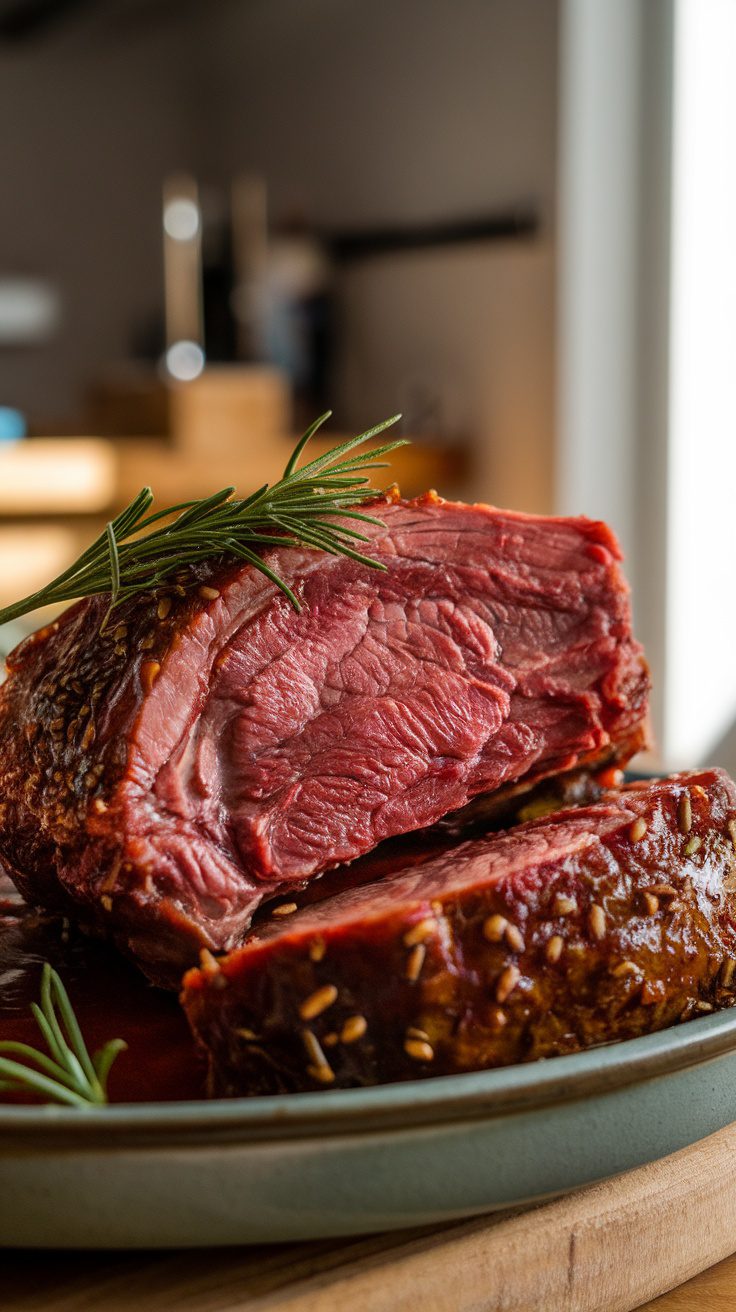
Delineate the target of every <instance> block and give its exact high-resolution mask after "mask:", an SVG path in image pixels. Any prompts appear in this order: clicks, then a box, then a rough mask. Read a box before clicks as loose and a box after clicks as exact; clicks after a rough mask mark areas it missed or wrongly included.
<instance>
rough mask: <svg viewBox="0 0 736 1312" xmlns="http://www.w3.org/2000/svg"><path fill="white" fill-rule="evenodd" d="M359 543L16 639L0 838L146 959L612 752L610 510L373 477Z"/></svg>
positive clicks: (615, 648)
mask: <svg viewBox="0 0 736 1312" xmlns="http://www.w3.org/2000/svg"><path fill="white" fill-rule="evenodd" d="M373 510H374V513H378V514H379V515H380V517H381V518H382V520H383V527H381V528H375V529H371V530H370V532H371V534H372V541H371V544H370V551H371V553H372V554H373V555H375V557H376V559H377V560H379V561H380V562H381V564H382V565H383V566H385V571H384V572H380V571H378V570H374V569H370V568H368V567H366V566H364V565H361V564H359V563H357V562H354V561H352V560H349V559H346V558H343V557H340V558H334V557H330V556H327V555H325V554H324V553H322V552H319V551H312V550H306V549H297V548H293V549H292V548H289V549H285V548H279V549H277V550H274V551H273V552H271V553H269V554H268V557H267V558H268V562H269V564H270V565H271V567H272V568H273V569H276V570H278V572H279V573H280V574H281V575H282V577H283V578H284V579H285V580H286V581H287V582H288V583H289V584H290V586H291V588H292V589H293V591H294V592H295V593H296V595H297V596H298V598H299V599H300V601H301V604H302V610H301V612H300V613H296V612H295V611H294V609H293V608H292V607H291V605H290V604H289V602H288V600H286V599H285V598H284V596H283V595H282V594H281V593H279V592H278V591H277V590H276V589H275V587H274V586H273V585H272V584H271V583H269V582H268V580H267V579H265V578H264V577H263V575H262V574H261V573H260V572H258V571H257V570H255V569H253V568H252V567H250V566H247V565H246V566H244V565H242V563H233V561H232V560H229V561H225V560H219V561H214V562H211V563H210V564H208V565H207V566H202V567H200V568H199V571H198V572H197V573H185V574H182V576H181V578H180V579H179V580H178V581H177V582H176V584H172V585H171V586H166V587H164V588H162V589H161V590H160V591H158V592H156V593H150V594H146V595H144V596H143V597H139V598H138V599H137V600H135V601H132V602H128V603H127V604H126V606H125V607H123V608H121V609H120V610H119V611H118V612H116V619H115V621H114V623H113V624H111V625H108V626H107V627H103V625H102V621H103V618H104V616H105V612H106V608H107V600H106V599H105V598H94V599H91V600H87V601H85V602H83V603H81V604H79V605H77V606H75V607H73V608H72V609H71V610H69V611H68V612H67V613H66V614H65V615H64V616H62V618H61V619H60V620H59V621H58V622H57V623H54V624H52V625H50V626H49V627H48V628H46V629H44V630H42V631H41V632H40V633H38V634H36V635H34V636H33V637H32V638H30V639H29V640H28V641H26V642H25V643H24V644H23V645H22V646H21V647H20V648H18V649H17V650H16V652H15V653H14V654H13V655H12V657H11V658H10V661H9V675H8V679H7V682H6V683H5V685H4V686H3V688H2V689H1V690H0V859H1V860H2V862H3V863H4V865H5V867H6V869H7V871H8V872H9V873H10V875H11V876H12V878H13V879H14V880H15V881H16V883H17V884H18V886H19V888H20V889H21V890H22V892H23V893H24V895H25V896H26V897H28V898H29V899H31V900H34V901H37V902H40V903H44V904H47V905H50V906H53V907H62V908H65V909H72V910H76V911H77V912H78V913H81V914H82V915H83V916H84V917H86V918H87V919H88V920H91V921H93V922H95V923H97V924H98V925H100V926H102V927H103V928H105V929H107V930H108V931H109V932H111V933H113V934H114V935H115V936H116V937H117V939H118V941H119V942H120V943H122V944H123V945H125V946H127V947H128V948H129V950H130V951H132V952H133V953H134V954H135V955H136V956H137V957H138V958H139V960H141V961H142V962H143V963H144V964H146V965H147V966H148V967H149V968H150V969H151V970H152V971H154V972H158V973H159V974H160V973H161V972H162V971H164V970H166V968H167V966H168V967H171V968H172V969H174V968H177V967H178V966H179V965H180V964H181V963H185V964H186V963H187V962H191V960H192V957H193V955H196V949H197V948H198V947H200V946H202V945H207V946H208V947H210V948H215V949H226V948H228V947H231V946H233V945H234V944H237V943H239V942H242V939H243V936H244V933H245V932H246V930H247V927H248V925H249V922H250V919H251V917H252V915H253V912H254V910H255V908H256V907H257V906H258V905H259V903H261V902H262V901H263V900H264V899H266V898H268V897H270V896H273V895H274V894H275V893H277V892H280V891H283V890H285V889H287V888H288V887H289V886H297V885H299V884H303V883H304V882H305V881H307V880H309V879H310V878H311V877H312V876H314V875H316V874H318V873H320V872H321V871H324V870H325V869H327V868H329V867H332V866H335V865H337V864H338V863H340V862H347V861H351V860H352V859H353V858H354V857H356V856H358V855H360V854H361V853H364V852H366V851H369V850H370V849H371V848H373V847H374V846H375V845H376V844H377V843H378V842H380V841H381V840H382V839H385V838H388V837H390V836H391V835H396V834H401V833H405V832H407V831H409V830H414V829H419V828H421V827H423V826H427V825H431V824H433V823H434V822H435V821H437V820H438V819H439V818H440V817H442V816H444V815H445V814H446V813H447V812H449V811H453V810H455V809H457V808H459V807H462V806H463V805H465V804H466V803H467V802H468V800H469V799H471V798H473V797H475V796H477V795H479V794H481V793H487V792H491V791H494V790H498V789H500V788H502V787H507V788H508V787H517V786H523V787H527V786H529V785H531V784H532V783H534V782H535V781H538V780H539V779H542V778H544V777H547V776H550V775H553V774H556V773H558V772H560V771H564V770H567V769H571V768H572V767H578V768H579V767H581V766H583V767H585V766H588V767H590V766H594V765H601V764H603V763H606V762H611V763H615V762H623V761H625V760H626V759H628V758H629V757H630V756H631V754H632V753H633V752H634V751H636V750H637V749H638V748H639V747H640V746H641V745H642V743H643V741H644V737H645V729H644V724H645V715H646V706H647V694H648V675H647V670H646V666H645V662H644V660H643V656H642V652H641V649H640V647H639V646H638V644H637V643H636V642H635V641H634V640H633V638H632V635H631V620H630V610H629V597H628V590H627V587H626V584H625V582H624V579H623V576H622V574H621V570H620V567H619V563H618V562H619V551H618V548H617V545H616V542H615V540H614V538H613V537H612V535H611V533H610V531H609V530H608V529H607V528H606V527H605V525H603V524H600V523H595V522H591V521H589V520H586V519H546V518H541V517H535V516H530V515H523V514H514V513H510V512H502V511H498V510H493V509H490V508H488V507H486V506H466V505H460V504H455V503H450V502H444V501H441V500H440V499H439V498H437V497H436V496H434V495H430V496H427V497H424V498H421V499H419V500H416V501H410V502H404V501H400V500H391V499H387V500H386V501H385V502H381V503H379V504H378V506H377V507H376V506H375V505H374V508H373Z"/></svg>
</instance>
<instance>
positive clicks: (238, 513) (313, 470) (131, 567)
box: [0, 410, 406, 624]
mask: <svg viewBox="0 0 736 1312" xmlns="http://www.w3.org/2000/svg"><path fill="white" fill-rule="evenodd" d="M330 414H331V411H329V410H328V411H327V413H326V414H324V415H321V416H320V418H319V419H317V420H315V422H314V423H313V424H311V425H310V427H309V428H308V429H307V431H306V433H305V434H304V436H303V437H302V438H301V439H300V441H299V442H298V443H297V445H296V447H295V448H294V451H293V453H292V455H291V457H290V459H289V461H288V463H287V465H286V468H285V470H284V472H283V475H282V477H281V478H280V479H279V481H278V482H277V483H274V484H272V485H271V486H269V484H268V483H265V484H264V485H263V487H261V488H259V489H258V491H256V492H253V493H252V495H251V496H249V497H245V498H244V499H242V500H241V499H237V498H235V497H234V492H235V488H233V487H226V488H223V489H222V491H221V492H215V493H214V495H213V496H210V497H204V498H202V499H201V500H199V501H183V502H181V503H180V504H179V505H177V506H170V507H169V508H168V509H167V510H157V511H155V512H154V513H153V514H150V515H149V514H148V511H149V510H150V508H151V505H152V503H153V493H152V491H151V489H150V487H144V488H143V490H142V491H141V492H139V493H138V496H137V497H135V498H134V500H133V501H131V503H130V505H129V506H126V508H125V510H122V511H121V512H120V514H119V515H118V516H117V518H116V519H114V520H112V521H111V522H110V523H109V524H107V526H106V527H105V531H104V532H103V533H101V534H100V536H99V537H98V538H97V540H96V541H95V542H93V543H92V545H91V546H90V547H88V548H87V550H86V551H85V552H83V553H82V555H81V556H80V557H79V559H78V560H76V561H75V562H74V564H73V565H70V566H69V568H68V569H66V570H64V572H63V573H62V574H59V575H58V577H57V578H55V579H53V580H52V581H51V583H47V584H46V586H45V587H43V588H41V589H40V590H39V591H38V592H34V593H32V594H31V595H30V596H28V597H24V598H23V599H22V600H21V601H17V602H14V603H13V604H12V605H11V606H6V607H5V608H4V609H3V610H0V624H4V623H6V622H7V621H9V620H14V619H18V618H19V617H20V616H21V615H26V614H28V612H29V611H32V610H37V609H38V607H40V606H48V605H50V604H51V603H58V602H66V601H75V600H77V599H78V598H80V597H94V596H97V595H99V594H105V593H109V595H110V610H111V611H112V610H113V609H114V608H115V607H116V606H118V605H120V603H121V602H123V601H126V600H127V599H128V598H129V597H134V596H136V595H137V594H138V593H140V592H146V591H148V590H149V589H150V588H156V587H158V586H159V584H161V583H163V582H164V581H165V580H166V579H167V578H169V577H170V576H171V575H172V574H173V573H175V572H176V571H177V570H180V569H182V568H183V567H186V566H188V565H196V564H198V563H199V562H200V561H203V560H207V559H208V558H211V557H213V556H220V555H232V556H237V557H239V558H240V559H241V560H244V561H247V562H248V563H249V564H251V565H253V566H255V568H256V569H258V570H260V571H261V573H262V574H265V575H266V576H267V578H269V579H271V581H272V583H275V584H276V586H277V587H279V588H280V589H281V591H282V592H284V593H285V594H286V596H287V597H288V598H289V601H290V602H291V603H292V605H293V606H294V607H295V608H296V609H297V610H298V609H299V602H298V600H297V598H296V596H295V595H294V593H293V592H292V591H291V589H290V588H289V587H288V585H287V584H286V583H285V582H284V580H283V579H282V578H280V577H279V575H278V574H277V573H275V572H274V571H273V570H272V569H271V568H270V567H269V566H268V565H267V564H266V562H265V561H264V560H263V558H262V557H261V556H260V555H259V554H258V548H259V547H275V546H294V545H295V544H296V543H302V544H304V545H306V546H310V547H318V548H320V549H321V550H323V551H327V552H330V553H331V554H333V555H341V556H350V557H351V559H353V560H358V561H360V562H361V563H362V564H364V565H372V566H374V567H375V568H377V569H382V568H383V566H382V565H380V564H379V563H378V562H377V561H375V560H373V559H372V558H371V557H370V556H366V555H363V554H362V553H361V551H360V549H359V547H360V544H361V543H364V542H368V541H369V540H370V539H369V538H368V537H367V536H366V535H365V534H364V533H361V532H360V531H359V529H357V528H351V527H349V526H348V525H347V524H346V523H345V520H352V521H355V522H356V523H360V522H362V523H364V524H371V525H379V526H380V523H381V521H380V520H379V519H375V518H373V516H371V515H366V514H364V513H362V512H361V511H359V510H356V509H355V506H356V505H358V504H359V503H360V502H363V501H366V500H369V499H370V498H371V497H374V496H379V495H380V493H379V492H377V491H375V490H374V489H372V488H371V487H370V486H369V484H370V479H369V478H368V477H366V475H367V473H368V472H369V471H370V470H373V469H385V468H386V465H385V463H379V462H378V458H379V457H381V456H385V455H388V454H389V452H391V451H395V450H396V448H397V447H400V446H404V445H406V443H405V441H404V440H402V439H399V440H398V441H394V442H386V443H384V444H383V445H382V446H378V447H373V448H371V449H369V450H368V451H364V452H362V453H357V452H356V448H357V447H359V446H362V445H363V444H364V443H365V442H368V441H370V440H371V438H374V437H377V436H378V434H379V433H382V432H384V430H385V429H387V428H390V426H391V425H392V424H395V423H396V421H397V420H398V419H399V418H400V416H399V415H394V416H393V418H391V419H386V420H384V422H383V423H382V424H376V426H375V428H370V429H368V431H367V432H365V433H361V434H360V436H359V437H353V438H351V439H350V440H349V441H347V442H342V443H340V445H339V446H335V447H333V448H332V450H331V451H327V452H326V453H325V454H324V455H322V456H318V457H317V459H316V460H312V461H310V462H309V463H308V464H306V465H302V466H299V458H300V456H301V454H302V452H303V450H304V448H305V446H306V444H307V442H308V441H309V439H310V438H311V437H313V436H314V434H315V433H316V432H317V429H318V428H320V427H321V425H322V424H323V423H324V422H325V420H326V419H329V417H330ZM172 516H176V518H173V519H172ZM162 520H169V521H170V522H169V523H166V524H162V523H161V521H162ZM153 525H156V527H155V528H154V527H153ZM147 530H148V531H147Z"/></svg>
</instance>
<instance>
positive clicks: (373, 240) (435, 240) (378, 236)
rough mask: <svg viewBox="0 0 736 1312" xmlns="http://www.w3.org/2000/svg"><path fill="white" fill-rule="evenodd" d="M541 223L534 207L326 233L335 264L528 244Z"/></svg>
mask: <svg viewBox="0 0 736 1312" xmlns="http://www.w3.org/2000/svg"><path fill="white" fill-rule="evenodd" d="M540 226H541V225H540V220H539V214H538V213H537V211H536V210H535V209H533V208H531V207H519V208H517V209H511V210H504V211H498V212H497V213H495V214H489V215H485V216H483V217H481V218H475V219H441V220H438V221H437V222H434V223H417V224H407V225H406V226H401V227H400V226H398V225H397V226H395V227H385V228H366V229H363V230H356V231H352V232H350V231H347V232H333V233H324V234H323V240H324V241H325V243H326V245H327V246H328V247H329V250H330V251H331V253H332V255H333V257H334V259H335V260H359V259H365V258H366V257H369V256H372V255H392V254H396V253H399V252H401V251H416V250H428V249H431V248H433V247H437V246H460V245H467V244H468V243H470V242H487V241H494V242H495V241H528V240H530V239H531V238H534V237H536V236H538V235H539V231H540Z"/></svg>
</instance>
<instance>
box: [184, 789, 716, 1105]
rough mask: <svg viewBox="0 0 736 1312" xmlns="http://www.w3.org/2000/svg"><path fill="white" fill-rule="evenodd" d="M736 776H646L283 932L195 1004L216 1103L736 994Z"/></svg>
mask: <svg viewBox="0 0 736 1312" xmlns="http://www.w3.org/2000/svg"><path fill="white" fill-rule="evenodd" d="M735 840H736V787H734V784H733V783H732V782H731V780H730V779H729V778H728V776H727V775H726V774H724V773H723V772H722V771H718V770H714V771H706V772H702V773H699V774H684V775H678V776H675V777H674V778H672V779H668V780H664V781H662V782H657V783H652V784H648V785H646V784H644V785H635V786H632V787H630V788H627V789H624V790H622V791H621V792H620V793H618V794H611V795H610V796H609V797H608V798H607V799H606V800H604V801H601V802H600V803H597V804H595V805H593V806H589V807H581V808H578V809H573V810H567V811H560V812H557V813H556V814H554V815H552V816H548V817H546V818H545V819H543V820H538V821H530V822H529V823H527V824H524V825H520V826H518V827H517V828H516V829H513V830H509V831H508V832H507V833H505V834H502V835H497V836H491V837H486V838H480V839H477V840H474V841H472V842H468V843H465V844H462V845H461V846H459V847H458V848H456V850H455V851H453V852H445V853H443V854H442V855H441V856H438V857H437V858H436V859H434V860H432V861H429V862H428V863H425V864H423V865H421V866H416V867H413V868H408V869H404V870H400V871H397V872H396V873H395V874H394V875H392V876H388V877H386V878H384V879H383V880H381V881H380V882H379V883H377V884H373V885H367V886H364V887H362V888H358V889H353V890H350V891H347V892H343V893H340V894H337V895H336V896H335V897H332V898H328V899H327V900H326V901H324V902H322V903H318V904H316V905H314V906H310V907H305V908H304V909H303V910H300V911H297V912H295V913H294V914H293V915H292V916H290V917H288V918H286V919H280V920H279V919H276V920H272V921H271V922H270V923H268V924H266V925H264V926H263V927H262V928H261V929H260V930H259V932H258V934H257V936H255V937H254V938H253V939H252V941H250V942H249V943H248V944H246V946H245V947H243V948H241V949H239V950H237V951H236V952H234V953H232V954H231V955H229V956H226V957H224V958H222V959H220V960H219V961H218V960H216V959H215V958H214V957H212V956H210V955H209V954H207V953H205V954H204V956H205V959H204V961H203V964H202V966H201V968H199V969H197V970H192V971H190V972H189V974H188V975H187V976H186V978H185V988H184V994H183V1002H184V1006H185V1008H186V1011H187V1014H188V1017H189V1021H190V1024H191V1026H192V1029H193V1031H194V1034H195V1037H196V1038H197V1040H198V1043H199V1044H200V1046H201V1048H202V1049H203V1051H204V1052H205V1053H206V1056H207V1058H208V1061H209V1072H210V1087H211V1091H212V1092H213V1093H214V1094H219V1095H224V1096H230V1095H239V1094H257V1093H275V1092H287V1091H293V1090H309V1089H316V1088H320V1087H326V1086H329V1085H337V1086H341V1087H350V1086H355V1085H370V1084H376V1083H382V1082H384V1081H393V1080H408V1079H415V1078H417V1077H419V1076H426V1075H446V1074H451V1073H454V1072H460V1071H469V1070H480V1069H484V1068H486V1067H492V1066H503V1065H507V1064H510V1063H515V1062H520V1061H529V1060H532V1059H534V1058H539V1057H551V1056H556V1055H559V1054H562V1053H569V1052H573V1051H576V1050H578V1049H581V1048H585V1047H588V1046H591V1045H593V1044H598V1043H606V1042H610V1041H611V1040H614V1039H624V1038H631V1037H634V1036H636V1035H639V1034H644V1033H647V1032H649V1031H652V1030H657V1029H661V1028H663V1027H664V1026H666V1025H669V1024H671V1023H672V1022H673V1021H676V1020H686V1019H689V1018H690V1017H692V1016H698V1015H701V1014H704V1013H707V1012H709V1011H712V1010H713V1009H714V1007H716V1006H723V1005H729V1006H730V1005H732V1003H733V1001H734V994H733V987H734V985H735V984H736V901H735V893H734V889H735V887H736V883H735V881H734V873H735V870H736V862H735V855H734V841H735Z"/></svg>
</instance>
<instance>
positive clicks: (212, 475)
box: [0, 433, 468, 606]
mask: <svg viewBox="0 0 736 1312" xmlns="http://www.w3.org/2000/svg"><path fill="white" fill-rule="evenodd" d="M340 440H341V436H340V435H339V434H334V433H330V434H329V435H328V436H326V437H319V438H317V437H315V438H314V439H313V440H312V443H311V444H310V447H309V454H308V456H305V459H310V458H314V457H316V456H318V455H322V454H323V453H324V452H326V451H328V450H330V448H331V447H333V446H335V445H336V444H337V443H338V442H339V441H340ZM295 441H296V439H295V438H294V437H292V436H287V435H284V436H275V435H271V436H270V437H268V439H267V440H258V441H254V442H253V443H252V444H251V443H250V442H248V443H247V444H246V443H241V444H239V447H238V448H237V449H230V450H229V451H225V450H218V449H217V447H215V449H214V450H213V451H211V452H208V451H207V450H206V449H200V450H198V449H196V448H195V449H189V450H182V449H181V448H178V447H177V446H176V445H174V444H173V443H172V442H170V441H166V440H164V439H158V438H56V439H54V438H44V439H39V438H31V439H29V440H27V441H24V442H20V443H18V444H17V445H15V446H11V447H7V448H0V606H3V605H7V604H8V603H9V602H11V601H15V600H17V598H18V597H21V596H25V595H27V594H28V593H30V592H33V591H34V590H35V589H37V588H39V587H41V586H42V585H43V584H44V583H45V582H47V581H48V580H49V579H50V578H52V577H54V576H55V575H56V574H58V573H59V572H60V571H61V570H62V569H64V568H66V566H67V565H69V564H71V562H72V561H73V560H75V559H76V557H77V556H78V555H79V553H80V552H81V551H82V550H83V549H84V547H85V546H87V545H88V544H89V543H90V542H91V541H92V539H93V538H94V537H95V536H96V535H97V534H98V533H99V532H100V531H101V529H102V527H103V526H104V524H105V522H106V521H107V520H108V519H110V518H112V516H113V515H114V514H115V513H117V511H119V510H120V509H121V508H122V507H123V506H124V505H125V504H127V503H128V502H129V501H130V500H132V498H133V497H134V496H135V495H136V494H137V493H138V492H139V491H140V489H141V488H142V487H144V486H150V487H152V488H153V491H154V493H155V496H156V505H157V506H158V507H164V506H166V505H172V504H175V503H177V502H180V501H187V500H190V499H196V498H198V497H202V496H207V495H209V494H210V493H212V492H215V491H217V490H219V489H220V488H222V487H228V486H230V485H234V486H235V487H236V488H237V491H238V493H239V494H241V495H247V494H248V493H249V492H252V491H254V490H255V488H257V487H260V486H262V484H263V483H266V482H269V483H270V482H273V481H274V480H275V479H277V478H279V477H280V475H281V473H282V471H283V468H284V466H285V464H286V462H287V460H288V459H289V456H290V455H291V452H292V450H293V447H294V443H295ZM377 441H380V439H377ZM467 465H468V457H467V452H466V451H465V450H464V449H462V448H443V447H439V446H434V445H429V444H428V443H426V442H420V441H417V442H413V443H412V444H411V445H410V446H407V447H402V448H400V449H399V450H398V451H396V452H395V453H394V455H392V457H391V463H390V469H385V470H378V471H376V473H375V475H374V481H375V482H376V483H377V484H378V485H379V486H381V485H384V486H388V485H389V484H390V483H392V482H397V483H398V484H399V486H400V487H401V490H402V492H403V493H404V494H405V495H408V496H411V495H415V494H417V493H419V492H422V491H426V489H427V488H430V487H436V488H439V489H449V490H451V491H452V490H454V489H457V488H458V487H459V486H461V485H462V482H463V480H464V477H465V473H466V470H467Z"/></svg>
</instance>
